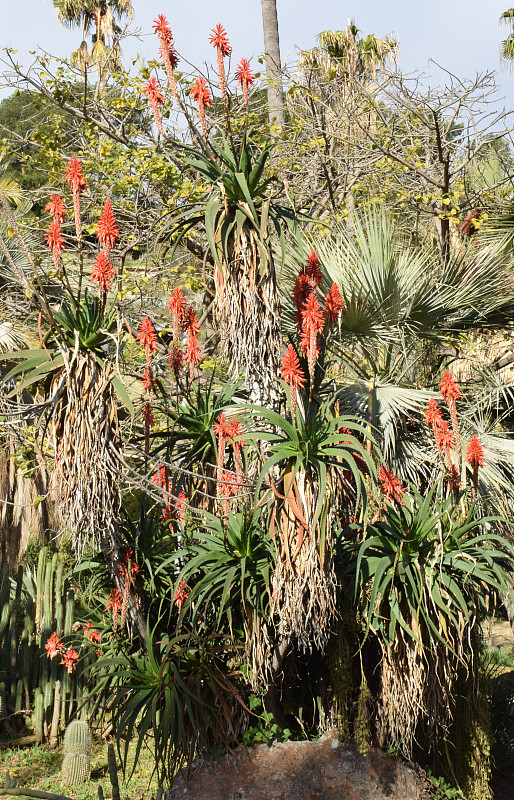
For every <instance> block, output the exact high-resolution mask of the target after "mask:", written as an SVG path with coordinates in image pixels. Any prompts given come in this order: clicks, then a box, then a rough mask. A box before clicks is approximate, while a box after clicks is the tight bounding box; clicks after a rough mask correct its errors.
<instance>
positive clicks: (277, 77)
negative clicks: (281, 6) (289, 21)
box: [261, 0, 285, 127]
mask: <svg viewBox="0 0 514 800" xmlns="http://www.w3.org/2000/svg"><path fill="white" fill-rule="evenodd" d="M261 7H262V28H263V32H264V50H265V53H266V69H267V73H268V81H269V86H268V116H269V120H270V122H271V123H274V124H276V125H280V126H281V127H283V126H284V125H285V113H284V91H283V88H282V65H281V61H280V42H279V37H278V17H277V3H276V0H261Z"/></svg>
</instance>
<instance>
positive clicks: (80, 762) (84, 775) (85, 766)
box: [62, 720, 91, 786]
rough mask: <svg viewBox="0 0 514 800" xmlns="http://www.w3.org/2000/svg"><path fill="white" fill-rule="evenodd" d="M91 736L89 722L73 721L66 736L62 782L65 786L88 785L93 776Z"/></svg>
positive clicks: (67, 729)
mask: <svg viewBox="0 0 514 800" xmlns="http://www.w3.org/2000/svg"><path fill="white" fill-rule="evenodd" d="M90 749H91V734H90V732H89V726H88V724H87V722H81V721H80V720H73V722H70V724H69V725H68V727H67V728H66V733H65V734H64V753H65V755H64V759H63V762H62V780H63V783H64V784H65V785H68V786H77V785H78V784H81V783H86V782H87V781H88V780H89V776H90V774H91V761H90V759H89V751H90Z"/></svg>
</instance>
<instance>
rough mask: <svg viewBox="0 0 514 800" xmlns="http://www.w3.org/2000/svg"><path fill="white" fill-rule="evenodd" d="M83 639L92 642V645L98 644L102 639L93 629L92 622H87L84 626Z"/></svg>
mask: <svg viewBox="0 0 514 800" xmlns="http://www.w3.org/2000/svg"><path fill="white" fill-rule="evenodd" d="M84 639H87V640H88V641H90V642H92V644H100V642H101V640H102V637H101V636H100V633H99V632H98V631H97V630H96V628H94V627H93V621H92V620H89V622H86V624H85V625H84Z"/></svg>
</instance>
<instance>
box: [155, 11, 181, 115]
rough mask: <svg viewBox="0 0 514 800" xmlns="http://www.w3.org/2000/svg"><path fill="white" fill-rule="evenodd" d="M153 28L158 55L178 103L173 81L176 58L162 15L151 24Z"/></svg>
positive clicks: (169, 32) (168, 29) (170, 34)
mask: <svg viewBox="0 0 514 800" xmlns="http://www.w3.org/2000/svg"><path fill="white" fill-rule="evenodd" d="M153 28H154V31H155V33H156V34H157V36H158V37H159V54H160V56H161V58H162V60H163V61H164V67H165V69H166V75H167V77H168V83H169V86H170V89H171V93H172V94H173V97H174V98H175V99H176V100H177V102H178V103H180V95H179V93H178V87H177V81H176V79H175V69H176V68H177V65H178V57H177V54H176V52H175V50H174V48H173V35H172V33H171V28H170V27H169V25H168V20H167V19H166V17H165V16H164V14H159V15H158V16H157V17H156V18H155V19H154V23H153Z"/></svg>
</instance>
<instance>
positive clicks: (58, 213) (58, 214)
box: [45, 194, 66, 222]
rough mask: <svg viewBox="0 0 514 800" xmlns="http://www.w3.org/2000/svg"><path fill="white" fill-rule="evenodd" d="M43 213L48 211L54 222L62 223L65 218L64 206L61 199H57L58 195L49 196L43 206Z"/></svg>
mask: <svg viewBox="0 0 514 800" xmlns="http://www.w3.org/2000/svg"><path fill="white" fill-rule="evenodd" d="M45 211H48V212H49V214H51V215H52V217H53V218H54V220H55V221H57V222H63V221H64V218H65V216H66V206H65V205H64V201H63V199H62V197H59V195H58V194H51V195H50V200H49V201H48V203H47V204H46V206H45Z"/></svg>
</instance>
